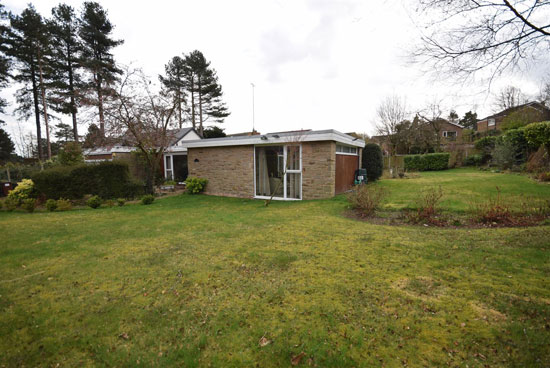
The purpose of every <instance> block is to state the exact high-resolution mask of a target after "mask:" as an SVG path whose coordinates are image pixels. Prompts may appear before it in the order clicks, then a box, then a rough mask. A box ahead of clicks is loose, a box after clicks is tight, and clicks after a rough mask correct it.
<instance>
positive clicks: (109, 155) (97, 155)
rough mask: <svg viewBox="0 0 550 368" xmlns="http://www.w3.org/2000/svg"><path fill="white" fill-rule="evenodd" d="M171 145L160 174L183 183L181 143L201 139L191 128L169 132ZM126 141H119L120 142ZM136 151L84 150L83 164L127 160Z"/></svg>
mask: <svg viewBox="0 0 550 368" xmlns="http://www.w3.org/2000/svg"><path fill="white" fill-rule="evenodd" d="M170 134H171V135H173V136H172V137H171V143H170V146H168V147H167V148H166V152H165V153H164V156H163V160H162V162H161V172H162V173H164V177H165V178H169V179H174V180H178V181H183V180H185V179H186V178H187V148H186V147H183V142H185V141H189V140H199V139H201V137H200V136H199V135H198V133H197V132H196V131H195V130H194V129H193V128H182V129H177V130H173V131H171V132H170ZM127 140H128V139H124V138H122V139H121V142H124V141H127ZM134 151H138V149H137V148H136V147H132V146H128V145H121V144H113V145H108V146H102V147H96V148H92V149H86V150H84V152H83V154H84V161H85V162H99V161H111V160H114V159H117V158H118V159H124V158H129V157H130V156H131V153H132V152H134Z"/></svg>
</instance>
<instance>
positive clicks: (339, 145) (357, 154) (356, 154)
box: [336, 144, 359, 156]
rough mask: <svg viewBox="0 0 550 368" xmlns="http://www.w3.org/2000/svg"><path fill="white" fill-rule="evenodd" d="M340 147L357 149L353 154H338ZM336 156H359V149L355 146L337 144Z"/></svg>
mask: <svg viewBox="0 0 550 368" xmlns="http://www.w3.org/2000/svg"><path fill="white" fill-rule="evenodd" d="M338 147H349V149H350V150H351V149H355V153H351V152H338ZM336 154H337V155H347V156H359V148H358V147H355V146H348V145H345V144H336Z"/></svg>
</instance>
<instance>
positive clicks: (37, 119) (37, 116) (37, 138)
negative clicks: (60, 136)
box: [31, 64, 43, 161]
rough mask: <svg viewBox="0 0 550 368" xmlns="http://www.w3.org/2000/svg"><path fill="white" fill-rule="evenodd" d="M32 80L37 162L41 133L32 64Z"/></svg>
mask: <svg viewBox="0 0 550 368" xmlns="http://www.w3.org/2000/svg"><path fill="white" fill-rule="evenodd" d="M31 79H32V97H33V100H34V117H35V119H36V142H37V144H36V146H37V150H38V160H39V161H42V158H43V157H42V133H41V129H40V107H39V106H38V86H37V85H36V71H35V70H34V64H32V65H31Z"/></svg>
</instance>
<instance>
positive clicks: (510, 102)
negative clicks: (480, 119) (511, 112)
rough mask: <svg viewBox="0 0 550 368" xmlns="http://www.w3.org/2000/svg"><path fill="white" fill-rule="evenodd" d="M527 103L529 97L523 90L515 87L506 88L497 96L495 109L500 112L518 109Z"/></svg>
mask: <svg viewBox="0 0 550 368" xmlns="http://www.w3.org/2000/svg"><path fill="white" fill-rule="evenodd" d="M526 102H527V96H525V94H524V93H523V92H521V89H519V88H517V87H514V86H507V87H504V88H503V89H501V90H500V92H499V93H497V95H496V96H495V108H496V110H499V111H500V110H506V109H509V108H511V107H516V106H519V105H522V104H524V103H526Z"/></svg>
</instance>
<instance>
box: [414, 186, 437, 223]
mask: <svg viewBox="0 0 550 368" xmlns="http://www.w3.org/2000/svg"><path fill="white" fill-rule="evenodd" d="M442 198H443V189H441V186H439V187H430V188H427V189H425V190H424V191H423V192H422V193H421V195H420V197H419V198H418V200H417V201H416V203H415V207H416V212H412V213H409V214H408V218H409V221H411V222H414V223H418V222H428V223H431V224H433V225H442V222H441V221H440V220H438V219H437V218H436V215H437V214H438V213H439V204H440V202H441V199H442Z"/></svg>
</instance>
